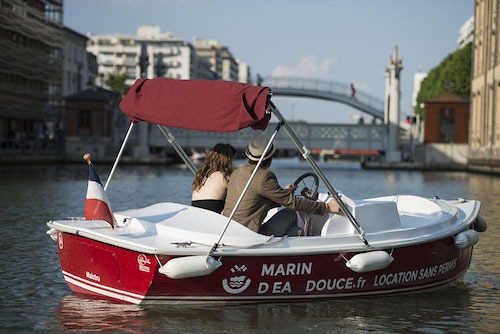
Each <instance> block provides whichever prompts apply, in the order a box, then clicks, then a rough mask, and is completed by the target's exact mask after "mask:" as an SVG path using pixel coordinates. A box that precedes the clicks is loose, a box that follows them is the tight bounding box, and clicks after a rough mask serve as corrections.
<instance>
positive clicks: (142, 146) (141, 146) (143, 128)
mask: <svg viewBox="0 0 500 334" xmlns="http://www.w3.org/2000/svg"><path fill="white" fill-rule="evenodd" d="M148 59H149V56H148V49H147V46H146V43H144V42H142V44H141V55H140V57H139V64H138V65H139V67H140V69H141V78H147V76H148V66H149V60H148ZM138 128H139V141H138V143H137V145H136V146H134V157H136V158H143V157H146V156H148V155H149V148H148V136H149V124H148V123H147V122H140V123H139V124H138Z"/></svg>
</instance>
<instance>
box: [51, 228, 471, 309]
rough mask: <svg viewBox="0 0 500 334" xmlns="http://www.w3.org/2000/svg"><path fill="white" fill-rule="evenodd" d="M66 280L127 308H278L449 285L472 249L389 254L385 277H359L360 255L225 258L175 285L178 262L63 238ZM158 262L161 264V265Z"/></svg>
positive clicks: (446, 242)
mask: <svg viewBox="0 0 500 334" xmlns="http://www.w3.org/2000/svg"><path fill="white" fill-rule="evenodd" d="M58 245H59V246H58V249H59V257H60V261H61V268H62V271H63V274H64V278H65V280H66V282H67V283H68V285H69V286H70V288H71V289H72V290H73V291H74V292H76V293H83V294H87V295H94V296H99V297H104V298H110V299H114V300H118V301H122V302H128V303H135V304H138V303H142V302H154V303H175V302H224V303H235V302H237V303H242V302H271V301H272V302H276V301H284V300H309V299H327V298H335V297H349V296H369V295H377V294H387V293H397V292H408V291H416V290H423V289H428V288H433V287H437V286H440V285H445V284H449V283H450V282H453V281H455V280H457V279H458V278H461V277H462V276H463V275H464V274H465V272H466V271H467V269H468V267H469V264H470V261H471V256H472V247H469V248H465V249H459V248H457V247H456V246H455V245H454V242H453V237H451V236H450V237H447V238H444V239H440V240H437V241H432V242H429V243H425V244H419V245H414V246H408V247H402V248H395V249H394V250H391V249H387V250H386V251H387V252H389V253H391V251H392V255H393V257H394V261H393V262H392V263H391V264H390V265H389V266H388V267H387V268H386V269H383V270H377V271H372V272H365V273H356V272H353V271H352V270H351V269H349V268H348V267H347V266H346V265H345V263H346V261H347V260H348V259H350V258H352V256H354V255H355V253H343V254H340V253H333V254H317V255H291V256H251V257H250V256H225V257H222V258H221V259H220V261H221V262H222V263H223V265H222V266H221V267H220V268H219V269H217V270H216V271H215V272H213V273H212V274H210V275H207V276H202V277H194V278H184V279H170V278H168V277H167V276H165V275H163V274H161V273H159V272H158V269H159V267H160V264H159V263H158V260H159V261H160V262H161V264H163V265H164V264H165V263H166V262H167V261H168V260H170V259H171V258H172V257H169V256H160V257H158V258H157V257H156V256H155V255H151V254H141V253H137V252H134V251H130V250H127V249H123V248H119V247H115V246H112V245H108V244H104V243H101V242H98V241H95V240H91V239H88V238H84V237H81V236H78V235H74V234H69V233H62V232H58ZM157 259H158V260H157Z"/></svg>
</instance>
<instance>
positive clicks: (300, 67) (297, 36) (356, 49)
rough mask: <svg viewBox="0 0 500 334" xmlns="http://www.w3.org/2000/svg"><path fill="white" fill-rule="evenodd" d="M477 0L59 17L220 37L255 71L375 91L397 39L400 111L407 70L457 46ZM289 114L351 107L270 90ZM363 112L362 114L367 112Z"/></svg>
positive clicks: (217, 1) (158, 4)
mask: <svg viewBox="0 0 500 334" xmlns="http://www.w3.org/2000/svg"><path fill="white" fill-rule="evenodd" d="M473 14H474V0H350V1H346V0H343V1H341V0H252V1H242V0H140V1H139V0H65V1H64V24H65V26H67V27H69V28H71V29H73V30H75V31H77V32H80V33H82V34H87V33H92V34H95V35H99V34H127V35H131V36H135V35H136V32H137V27H139V26H140V25H154V26H160V28H161V31H162V33H163V32H171V33H172V34H173V36H174V37H176V38H182V39H184V40H186V41H188V42H192V41H193V39H194V38H202V39H216V40H218V41H219V43H221V44H222V45H225V46H227V47H228V48H229V50H230V51H231V53H232V54H233V56H234V57H235V58H238V59H240V60H241V61H243V62H245V63H247V64H249V66H250V68H251V73H252V76H253V77H254V78H255V76H256V75H257V74H259V75H261V76H262V77H266V76H294V77H303V78H311V79H320V80H327V81H333V82H341V83H346V84H350V83H353V84H354V86H355V87H356V90H357V91H363V92H364V93H367V94H370V95H371V96H374V97H376V98H378V99H380V100H383V99H384V93H385V70H386V68H387V66H388V65H389V60H390V56H391V55H392V54H393V53H394V48H395V47H397V48H398V50H399V55H400V58H401V59H402V63H403V70H402V72H401V117H402V118H404V117H405V116H406V115H410V114H411V113H412V94H413V77H414V74H415V73H417V72H429V71H430V70H432V69H433V68H434V67H436V66H437V65H439V63H440V62H441V61H442V60H443V59H444V58H446V56H448V55H449V54H450V53H452V52H454V51H455V50H456V47H457V39H458V34H459V30H460V28H461V27H462V25H463V24H464V23H465V22H466V21H467V19H469V18H470V17H471V16H473ZM273 102H274V103H275V105H276V106H277V107H278V109H279V110H280V111H281V113H282V114H283V115H284V116H285V117H286V118H287V119H288V120H305V121H308V122H320V123H353V122H356V121H357V119H358V117H359V116H360V115H361V113H360V112H359V111H357V110H356V109H353V108H350V107H347V106H345V105H343V104H340V103H337V102H330V101H320V100H313V99H307V98H292V97H279V96H275V97H273ZM365 116H366V118H365V119H366V120H370V119H371V117H369V116H368V115H365Z"/></svg>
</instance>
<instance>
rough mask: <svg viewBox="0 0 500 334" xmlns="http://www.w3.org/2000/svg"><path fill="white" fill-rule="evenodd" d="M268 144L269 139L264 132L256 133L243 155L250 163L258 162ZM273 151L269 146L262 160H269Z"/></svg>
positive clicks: (272, 146) (272, 147)
mask: <svg viewBox="0 0 500 334" xmlns="http://www.w3.org/2000/svg"><path fill="white" fill-rule="evenodd" d="M268 142H269V138H268V137H267V135H266V133H265V132H264V131H258V132H257V134H256V135H255V136H254V137H253V138H252V140H250V143H248V145H247V148H246V149H245V154H246V156H247V157H248V159H250V160H252V161H259V159H260V157H261V156H262V153H264V150H265V149H266V145H267V143H268ZM275 151H276V149H275V148H274V145H273V144H271V147H270V148H269V151H268V152H267V154H266V156H265V157H264V160H266V159H268V158H270V157H271V156H272V155H273V154H274V152H275Z"/></svg>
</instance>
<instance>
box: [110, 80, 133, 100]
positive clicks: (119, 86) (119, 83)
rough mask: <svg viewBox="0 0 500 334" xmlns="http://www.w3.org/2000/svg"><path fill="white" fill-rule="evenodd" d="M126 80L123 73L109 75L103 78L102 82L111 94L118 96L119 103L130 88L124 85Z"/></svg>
mask: <svg viewBox="0 0 500 334" xmlns="http://www.w3.org/2000/svg"><path fill="white" fill-rule="evenodd" d="M126 80H127V75H126V74H125V73H110V74H108V75H107V76H106V78H105V81H104V82H105V83H106V85H107V86H109V87H110V88H111V90H112V91H113V92H115V93H117V94H118V96H119V101H121V100H122V99H123V97H124V96H125V94H127V92H128V90H129V89H130V86H129V85H127V84H126V83H125V82H126Z"/></svg>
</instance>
